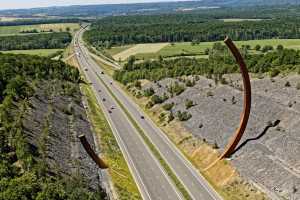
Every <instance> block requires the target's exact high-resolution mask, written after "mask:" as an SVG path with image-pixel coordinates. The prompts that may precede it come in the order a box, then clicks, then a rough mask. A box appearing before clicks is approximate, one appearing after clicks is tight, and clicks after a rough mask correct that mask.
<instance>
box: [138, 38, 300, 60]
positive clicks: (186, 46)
mask: <svg viewBox="0 0 300 200" xmlns="http://www.w3.org/2000/svg"><path fill="white" fill-rule="evenodd" d="M220 42H221V43H223V42H222V41H220ZM214 43H215V42H201V43H200V44H199V45H191V43H190V42H182V43H174V44H173V45H171V44H170V45H168V46H166V47H164V48H163V49H161V50H160V51H159V52H157V53H150V54H141V53H138V54H136V57H137V59H152V58H157V57H158V56H159V55H161V56H163V57H178V56H183V55H186V56H190V55H193V56H195V57H205V56H204V51H205V49H207V48H211V47H212V46H213V44H214ZM235 43H236V44H237V46H239V47H241V46H242V45H250V46H251V51H250V52H251V53H260V52H257V51H255V50H253V49H254V47H255V46H256V45H258V44H259V45H260V46H262V47H263V46H265V45H271V46H273V47H274V48H276V46H277V45H279V44H281V45H283V46H284V47H285V48H289V49H299V50H300V39H270V40H249V41H237V42H235Z"/></svg>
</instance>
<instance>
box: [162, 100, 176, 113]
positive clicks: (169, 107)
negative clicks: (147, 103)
mask: <svg viewBox="0 0 300 200" xmlns="http://www.w3.org/2000/svg"><path fill="white" fill-rule="evenodd" d="M162 107H163V109H164V110H166V111H170V110H172V108H173V107H174V103H173V102H172V103H166V104H164V105H163V106H162Z"/></svg>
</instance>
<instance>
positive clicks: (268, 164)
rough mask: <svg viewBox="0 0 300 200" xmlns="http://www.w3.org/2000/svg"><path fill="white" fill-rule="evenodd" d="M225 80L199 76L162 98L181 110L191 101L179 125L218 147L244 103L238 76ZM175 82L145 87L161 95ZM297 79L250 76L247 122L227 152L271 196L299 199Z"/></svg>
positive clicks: (223, 143) (299, 93)
mask: <svg viewBox="0 0 300 200" xmlns="http://www.w3.org/2000/svg"><path fill="white" fill-rule="evenodd" d="M189 78H190V77H189ZM226 80H227V84H225V85H222V84H215V83H214V81H213V80H210V79H206V78H204V77H200V79H199V80H198V81H197V82H196V85H195V86H194V87H187V88H186V90H185V91H184V92H183V93H182V94H180V95H179V96H175V97H173V98H169V99H168V100H167V101H166V102H165V103H172V102H174V103H175V106H174V107H173V112H176V111H178V110H180V111H183V110H185V109H186V108H185V101H186V99H190V100H192V101H193V102H194V104H195V106H193V107H191V108H189V109H188V110H187V111H188V112H189V113H190V114H192V118H191V119H190V120H188V121H186V122H183V125H184V126H185V127H186V128H187V129H188V130H189V131H190V132H191V133H193V134H194V135H195V136H197V137H201V138H205V139H206V141H208V142H209V143H212V144H213V143H217V144H218V146H219V147H220V151H222V150H223V149H224V148H225V146H226V144H227V142H228V140H229V138H230V137H231V136H232V134H233V133H234V132H235V130H236V128H237V126H238V124H239V120H240V113H241V112H242V106H243V99H242V97H243V93H242V89H241V88H242V87H241V86H242V83H241V79H240V77H239V75H227V76H226ZM174 81H176V80H175V79H165V80H163V81H160V82H159V83H151V84H148V85H146V86H145V88H149V87H152V88H154V90H155V92H156V93H158V94H160V95H162V94H163V93H168V92H167V88H166V87H167V85H169V84H170V83H171V82H174ZM177 81H178V80H177ZM179 83H180V81H179ZM299 84H300V76H299V75H291V76H288V77H276V78H273V79H271V78H264V79H253V80H252V110H251V116H250V119H249V124H248V126H247V130H246V132H245V134H244V136H243V138H242V140H241V142H240V144H239V145H240V146H239V147H238V148H237V150H236V152H235V153H234V155H233V156H232V162H233V164H234V165H235V166H236V167H237V169H238V170H239V172H240V173H241V175H242V176H244V177H246V178H248V179H249V180H250V181H252V182H254V183H256V184H257V185H258V186H260V187H261V188H262V189H264V190H265V191H266V192H267V193H268V194H269V195H270V196H271V198H272V199H273V198H274V199H276V198H285V199H300V89H299ZM158 85H159V87H158ZM297 85H298V87H297Z"/></svg>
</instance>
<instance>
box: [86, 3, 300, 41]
mask: <svg viewBox="0 0 300 200" xmlns="http://www.w3.org/2000/svg"><path fill="white" fill-rule="evenodd" d="M252 9H253V8H252ZM258 10H260V9H258ZM283 10H284V9H283ZM252 11H253V10H252ZM211 12H212V13H210V14H208V13H206V12H204V13H206V14H204V13H200V12H191V13H185V14H184V13H180V14H161V15H139V16H136V15H135V16H113V17H106V18H103V19H100V20H99V21H97V22H95V23H94V24H92V26H91V30H89V31H87V32H86V34H85V35H84V39H85V40H86V41H87V42H89V43H90V44H92V45H94V46H96V47H101V46H107V43H109V44H110V45H109V46H116V45H124V44H135V43H156V42H192V41H198V42H204V41H219V40H223V39H224V38H225V36H226V35H229V36H230V37H231V38H232V39H233V40H255V39H272V38H282V39H292V38H299V37H300V32H299V27H300V22H299V14H297V13H293V12H292V13H290V14H288V13H285V12H280V11H278V10H276V9H273V10H272V9H270V10H267V11H266V13H264V14H259V12H258V11H257V12H254V13H252V18H256V19H259V20H258V21H237V22H224V21H223V20H221V19H223V18H228V17H230V18H243V17H244V18H245V17H247V16H248V13H250V11H248V10H245V13H241V11H237V10H232V12H227V14H225V13H222V12H220V11H219V10H214V11H211ZM228 13H230V14H228ZM248 17H250V15H249V16H248Z"/></svg>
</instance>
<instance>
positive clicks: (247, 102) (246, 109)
mask: <svg viewBox="0 0 300 200" xmlns="http://www.w3.org/2000/svg"><path fill="white" fill-rule="evenodd" d="M224 43H225V44H226V45H227V47H228V48H229V49H230V51H231V53H232V54H233V56H234V57H235V59H236V62H237V63H238V64H239V67H240V72H241V74H242V78H243V85H244V103H243V112H242V114H241V118H240V124H239V127H238V129H237V130H236V132H235V134H234V135H233V136H232V137H231V139H230V141H229V143H228V145H227V146H226V148H225V150H224V152H223V153H222V155H221V156H220V157H219V158H218V159H217V160H216V161H214V162H213V163H212V164H211V165H210V166H209V167H207V168H206V169H205V170H207V169H209V168H210V167H212V166H213V165H215V164H216V163H217V162H218V161H219V160H222V159H223V158H226V157H230V155H231V154H232V153H233V152H234V150H235V148H236V146H237V145H238V143H239V142H240V140H241V138H242V136H243V134H244V132H245V130H246V127H247V123H248V120H249V116H250V110H251V83H250V78H249V74H248V70H247V66H246V63H245V61H244V59H243V57H242V55H241V54H240V52H239V50H238V48H237V47H236V46H235V44H234V43H233V42H232V40H231V39H230V38H229V37H226V39H225V40H224Z"/></svg>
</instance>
